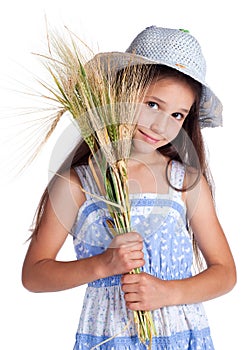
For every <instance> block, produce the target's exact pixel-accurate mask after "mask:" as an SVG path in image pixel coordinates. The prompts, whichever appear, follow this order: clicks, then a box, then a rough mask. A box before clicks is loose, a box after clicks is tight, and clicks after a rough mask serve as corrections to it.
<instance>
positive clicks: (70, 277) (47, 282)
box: [22, 255, 108, 292]
mask: <svg viewBox="0 0 249 350" xmlns="http://www.w3.org/2000/svg"><path fill="white" fill-rule="evenodd" d="M107 275H108V272H107V268H106V266H104V264H103V262H102V259H100V256H98V255H96V256H93V257H90V258H86V259H82V260H75V261H67V262H63V261H56V260H53V259H44V260H40V261H38V262H36V263H34V264H33V265H31V264H29V266H28V268H27V267H25V265H24V268H23V272H22V282H23V285H24V287H25V288H27V289H28V290H29V291H31V292H56V291H61V290H66V289H70V288H74V287H78V286H80V285H83V284H86V283H89V282H92V281H94V280H97V279H99V278H103V277H107Z"/></svg>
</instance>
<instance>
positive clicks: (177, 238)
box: [74, 162, 214, 350]
mask: <svg viewBox="0 0 249 350" xmlns="http://www.w3.org/2000/svg"><path fill="white" fill-rule="evenodd" d="M76 171H77V172H78V174H79V177H80V179H81V181H82V185H83V187H84V188H85V189H86V190H88V191H89V192H91V190H93V188H94V183H93V182H92V180H91V174H90V171H89V169H88V167H86V166H81V167H79V168H76ZM184 174H185V172H184V167H183V166H182V165H181V164H180V163H178V162H173V163H172V170H171V183H172V184H173V185H174V186H175V187H177V188H180V187H181V186H182V184H183V179H184ZM94 190H95V191H96V188H94ZM95 193H96V192H95ZM130 200H131V225H132V229H133V230H135V231H137V232H139V233H140V234H141V235H142V236H143V238H144V248H143V250H144V257H145V261H146V263H145V266H144V267H143V268H142V269H143V271H145V272H147V273H150V274H152V275H154V276H156V277H158V278H161V279H163V280H173V279H183V278H188V277H190V276H192V265H193V250H192V241H191V237H190V235H189V232H188V230H187V228H186V226H187V225H186V224H187V223H186V207H185V204H184V202H183V201H182V198H181V192H179V191H175V190H173V189H171V190H170V191H169V193H168V194H155V193H142V194H131V195H130ZM108 219H110V215H109V213H108V210H107V207H106V205H105V204H104V202H101V201H98V200H96V199H93V198H91V197H88V198H87V200H86V201H85V203H84V204H83V206H82V207H81V208H80V210H79V213H78V217H77V220H76V223H75V226H74V246H75V251H76V255H77V258H78V259H84V258H86V257H90V256H93V255H96V254H100V253H101V252H103V251H104V250H105V249H106V248H107V247H108V246H109V244H110V242H111V240H112V236H111V234H110V231H109V229H108V226H107V225H106V220H108ZM120 277H121V276H119V275H116V276H111V277H108V278H104V279H100V280H97V281H94V282H92V283H89V284H88V286H87V288H86V292H85V296H84V302H83V307H82V312H81V317H80V321H79V325H78V331H77V334H76V343H75V347H74V350H81V349H94V348H96V349H103V350H111V349H115V350H135V349H141V350H142V349H146V346H145V345H144V344H141V343H140V342H139V340H138V337H137V332H136V326H135V324H134V319H133V312H132V311H130V310H128V309H127V308H126V305H125V301H124V298H123V292H122V290H121V284H120ZM152 315H153V319H154V323H155V326H156V331H157V336H156V337H154V338H153V346H152V348H153V349H155V350H156V349H159V350H160V349H167V350H168V349H169V350H177V349H179V350H183V349H187V350H213V349H214V347H213V343H212V339H211V336H210V330H209V325H208V320H207V317H206V314H205V311H204V308H203V305H202V304H201V303H198V304H191V305H185V304H184V305H177V306H168V307H163V308H160V309H158V310H154V311H152ZM110 337H113V338H112V339H111V340H109V341H108V342H106V343H104V344H103V345H101V346H100V347H96V346H97V344H99V343H101V342H103V341H105V340H107V339H109V338H110Z"/></svg>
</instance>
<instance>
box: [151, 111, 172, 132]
mask: <svg viewBox="0 0 249 350" xmlns="http://www.w3.org/2000/svg"><path fill="white" fill-rule="evenodd" d="M168 119H169V115H168V114H166V113H162V112H159V113H158V115H154V118H153V121H152V122H151V126H150V129H151V130H152V131H153V132H154V133H156V134H158V135H163V134H165V133H166V131H167V124H168Z"/></svg>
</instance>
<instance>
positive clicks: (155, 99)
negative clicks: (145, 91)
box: [145, 95, 189, 113]
mask: <svg viewBox="0 0 249 350" xmlns="http://www.w3.org/2000/svg"><path fill="white" fill-rule="evenodd" d="M145 98H147V99H152V100H154V101H156V102H159V103H162V104H164V105H166V104H167V102H165V101H164V100H161V99H160V98H159V97H156V96H148V95H146V96H145ZM179 111H182V112H184V113H189V109H186V108H179Z"/></svg>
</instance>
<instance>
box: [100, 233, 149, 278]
mask: <svg viewBox="0 0 249 350" xmlns="http://www.w3.org/2000/svg"><path fill="white" fill-rule="evenodd" d="M142 249H143V239H142V237H141V236H140V235H139V234H138V233H137V232H129V233H125V234H122V235H117V236H116V237H115V238H114V239H113V240H112V242H111V244H110V246H109V247H108V248H107V250H106V251H105V252H104V253H103V255H102V257H104V260H103V263H104V269H105V270H106V274H107V275H108V276H112V275H118V274H124V273H128V272H130V271H131V270H132V269H134V268H137V267H142V266H143V265H144V263H145V261H144V254H143V251H142Z"/></svg>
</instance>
